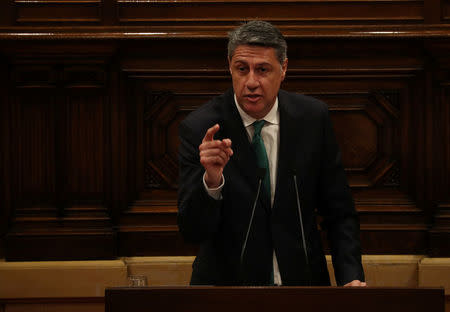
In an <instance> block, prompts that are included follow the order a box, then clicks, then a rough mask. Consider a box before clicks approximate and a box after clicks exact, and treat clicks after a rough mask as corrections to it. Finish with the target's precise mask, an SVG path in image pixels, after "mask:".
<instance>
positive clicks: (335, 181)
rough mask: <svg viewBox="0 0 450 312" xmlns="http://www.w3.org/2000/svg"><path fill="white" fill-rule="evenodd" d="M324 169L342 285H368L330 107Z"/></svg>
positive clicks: (325, 203) (324, 205) (324, 203)
mask: <svg viewBox="0 0 450 312" xmlns="http://www.w3.org/2000/svg"><path fill="white" fill-rule="evenodd" d="M323 121H324V133H323V134H324V140H323V154H322V155H323V157H322V172H321V176H320V191H321V203H320V205H319V213H320V214H321V215H323V217H324V222H323V227H324V228H325V229H326V230H327V236H328V240H329V242H330V247H331V254H332V259H333V266H334V270H335V276H336V282H337V284H338V285H346V286H365V283H361V281H362V282H363V281H364V271H363V268H362V265H361V246H360V240H359V220H358V215H357V213H356V210H355V207H354V204H353V199H352V196H351V192H350V188H349V186H348V183H347V179H346V176H345V172H344V168H343V166H342V161H341V154H340V151H339V146H338V144H337V142H336V138H335V135H334V132H333V128H332V125H331V120H330V117H329V114H328V109H326V113H325V114H324V120H323Z"/></svg>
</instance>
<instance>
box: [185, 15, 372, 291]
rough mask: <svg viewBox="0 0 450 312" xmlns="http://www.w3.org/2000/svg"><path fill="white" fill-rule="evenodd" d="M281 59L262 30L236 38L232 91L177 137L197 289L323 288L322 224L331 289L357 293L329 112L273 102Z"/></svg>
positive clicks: (248, 29) (354, 227)
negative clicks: (349, 289)
mask: <svg viewBox="0 0 450 312" xmlns="http://www.w3.org/2000/svg"><path fill="white" fill-rule="evenodd" d="M286 51H287V45H286V41H285V39H284V37H283V35H282V34H281V32H280V31H279V30H278V29H277V28H275V27H274V26H273V25H271V24H269V23H267V22H263V21H252V22H249V23H247V24H245V25H243V26H241V27H239V28H237V29H235V30H234V31H232V32H231V33H230V34H229V43H228V61H229V69H230V73H231V76H232V81H233V89H231V90H228V91H227V92H226V93H225V94H223V95H221V96H218V97H216V98H214V99H212V100H211V101H209V102H208V103H206V104H205V105H203V106H202V107H200V108H199V109H197V110H196V111H194V112H193V113H191V114H190V115H189V116H188V117H187V118H186V119H185V120H184V121H183V122H182V123H181V125H180V141H181V144H180V149H179V156H180V188H179V203H178V204H179V214H178V224H179V227H180V231H181V233H182V234H183V236H184V237H185V239H186V240H187V241H191V242H195V243H199V244H200V251H199V254H198V255H197V257H196V259H195V261H194V264H193V273H192V278H191V284H193V285H273V284H275V285H329V284H330V280H329V276H328V270H327V266H326V260H325V256H324V253H323V248H322V244H321V239H320V235H319V231H318V229H317V216H316V215H317V214H319V215H321V216H322V217H323V223H322V227H323V228H324V229H325V230H326V231H327V235H328V239H329V241H330V247H331V253H332V259H333V265H334V269H335V276H336V281H337V283H338V285H351V286H365V283H364V282H363V281H364V272H363V269H362V265H361V251H360V243H359V223H358V218H357V214H356V212H355V208H354V205H353V200H352V198H351V194H350V190H349V187H348V184H347V181H346V178H345V174H344V170H343V167H342V164H341V157H340V152H339V148H338V145H337V143H336V140H335V137H334V134H333V130H332V126H331V123H330V119H329V115H328V108H327V106H326V105H325V104H324V103H322V102H320V101H318V100H316V99H314V98H311V97H306V96H303V95H299V94H294V93H288V92H285V91H283V90H280V84H281V82H282V81H283V80H284V78H285V74H286V69H287V63H288V61H287V57H286ZM261 168H263V169H262V170H261Z"/></svg>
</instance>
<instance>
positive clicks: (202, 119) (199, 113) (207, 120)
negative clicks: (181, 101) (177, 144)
mask: <svg viewBox="0 0 450 312" xmlns="http://www.w3.org/2000/svg"><path fill="white" fill-rule="evenodd" d="M232 96H233V92H232V90H228V91H226V92H225V93H223V94H221V95H218V96H215V97H214V98H212V99H210V100H209V101H208V102H206V103H205V104H203V105H201V106H200V107H198V108H197V109H195V110H194V111H192V112H190V113H189V114H188V115H187V116H186V118H185V119H184V120H183V121H182V122H181V126H182V127H183V128H184V127H187V128H189V129H191V130H193V131H195V132H196V131H197V130H198V131H200V132H201V133H203V134H204V131H205V130H206V129H208V128H210V127H212V126H213V125H215V124H216V123H221V121H222V120H223V118H224V112H225V110H226V109H227V107H229V106H230V103H229V102H230V101H231V99H232Z"/></svg>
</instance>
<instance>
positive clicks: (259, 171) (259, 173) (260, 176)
mask: <svg viewBox="0 0 450 312" xmlns="http://www.w3.org/2000/svg"><path fill="white" fill-rule="evenodd" d="M266 170H267V169H266V168H258V169H257V171H256V176H257V177H258V189H257V191H256V196H255V201H254V202H253V208H252V214H251V216H250V222H249V224H248V227H247V233H246V235H245V239H244V243H243V244H242V249H241V257H240V265H239V266H240V271H241V274H240V275H241V280H242V275H243V272H242V271H243V264H244V253H245V248H246V247H247V241H248V235H249V234H250V229H251V228H252V223H253V217H254V216H255V209H256V203H257V202H258V199H259V194H260V193H261V185H262V181H263V179H264V176H265V175H266Z"/></svg>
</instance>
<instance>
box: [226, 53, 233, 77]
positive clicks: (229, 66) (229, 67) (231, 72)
mask: <svg viewBox="0 0 450 312" xmlns="http://www.w3.org/2000/svg"><path fill="white" fill-rule="evenodd" d="M227 59H228V70H229V71H230V74H231V75H233V71H232V70H231V60H230V57H227Z"/></svg>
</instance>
